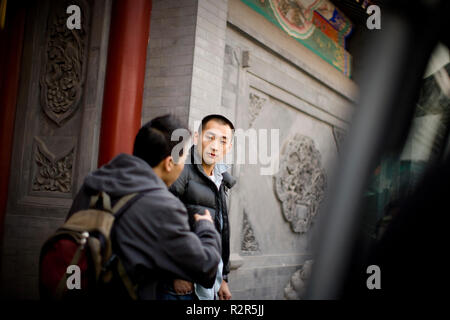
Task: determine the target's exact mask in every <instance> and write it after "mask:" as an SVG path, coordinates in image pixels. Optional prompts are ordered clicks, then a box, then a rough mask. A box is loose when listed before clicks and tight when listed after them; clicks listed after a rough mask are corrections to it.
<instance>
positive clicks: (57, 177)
mask: <svg viewBox="0 0 450 320" xmlns="http://www.w3.org/2000/svg"><path fill="white" fill-rule="evenodd" d="M35 142H36V147H35V148H34V157H33V158H34V162H35V164H36V166H37V167H36V170H35V174H34V177H33V187H32V189H33V191H50V192H62V193H70V192H71V191H72V166H73V160H74V146H69V148H67V149H66V150H64V151H63V152H61V153H60V154H59V155H55V154H54V153H52V152H50V151H49V149H48V147H47V145H46V144H45V143H44V141H42V140H41V139H40V138H38V137H36V138H35Z"/></svg>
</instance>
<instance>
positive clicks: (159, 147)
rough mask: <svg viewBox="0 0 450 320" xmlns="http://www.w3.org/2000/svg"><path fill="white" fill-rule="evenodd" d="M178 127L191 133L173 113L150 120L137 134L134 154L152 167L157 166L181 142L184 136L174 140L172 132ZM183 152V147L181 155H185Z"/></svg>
mask: <svg viewBox="0 0 450 320" xmlns="http://www.w3.org/2000/svg"><path fill="white" fill-rule="evenodd" d="M176 129H184V130H186V131H185V132H186V133H187V134H188V135H189V130H188V129H187V127H186V126H185V125H183V123H182V122H181V121H180V120H179V119H178V118H176V117H175V116H173V115H170V114H168V115H164V116H160V117H157V118H154V119H153V120H150V121H149V122H147V123H146V124H145V125H144V126H142V128H141V129H140V130H139V132H138V134H137V135H136V139H135V140H134V149H133V155H134V156H136V157H139V158H141V159H143V160H144V161H145V162H147V163H148V164H149V165H150V166H151V167H152V168H153V167H156V166H157V165H158V164H159V163H160V162H161V161H162V160H163V159H165V158H166V157H168V156H170V154H171V152H172V149H173V148H174V147H175V146H176V145H177V144H178V143H180V142H181V141H180V140H182V138H180V139H179V140H175V141H172V133H173V132H174V131H175V130H176ZM184 143H187V141H184ZM182 153H183V149H182V150H181V152H180V156H182V155H183V154H182Z"/></svg>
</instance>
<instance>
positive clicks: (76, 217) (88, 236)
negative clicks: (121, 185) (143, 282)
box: [39, 192, 143, 300]
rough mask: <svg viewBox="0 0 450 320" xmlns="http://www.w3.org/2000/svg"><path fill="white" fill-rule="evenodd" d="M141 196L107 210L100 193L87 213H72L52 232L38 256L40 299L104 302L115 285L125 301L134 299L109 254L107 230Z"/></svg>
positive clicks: (131, 288) (108, 204)
mask: <svg viewBox="0 0 450 320" xmlns="http://www.w3.org/2000/svg"><path fill="white" fill-rule="evenodd" d="M142 195H143V194H142V193H133V194H129V195H126V196H124V197H122V198H120V199H119V200H118V201H117V203H116V204H115V205H114V207H111V199H110V197H109V195H108V194H106V193H105V192H100V193H98V194H97V195H94V196H92V197H91V201H90V205H89V209H87V210H81V211H78V212H75V213H74V214H73V215H71V216H70V217H69V219H68V220H67V221H66V222H65V223H64V224H63V225H62V226H61V227H60V228H58V230H56V232H55V233H54V234H53V235H52V236H51V237H50V238H49V239H48V240H47V241H46V242H45V243H44V245H43V246H42V249H41V253H40V260H39V291H40V296H41V298H42V299H51V300H61V299H65V300H66V299H74V298H78V299H86V298H88V299H90V298H93V299H96V298H99V297H103V298H104V295H103V293H109V294H112V292H111V290H110V289H111V288H118V286H117V283H119V282H120V283H121V286H120V287H121V288H122V291H123V292H127V293H126V294H127V295H128V297H129V298H132V299H137V295H136V286H135V285H134V284H133V283H132V282H131V280H130V279H129V277H128V276H127V274H126V271H125V268H124V266H123V264H122V263H121V261H120V259H119V258H118V256H117V255H116V254H115V253H113V250H112V242H111V230H112V227H113V224H114V221H117V219H119V218H120V217H121V215H122V214H123V213H124V212H125V211H126V210H127V209H128V208H129V207H130V206H131V205H132V203H134V202H135V201H136V200H138V199H139V198H140V197H141V196H142ZM100 200H101V201H100ZM118 280H119V281H118ZM124 288H125V289H124ZM115 296H116V297H117V295H115Z"/></svg>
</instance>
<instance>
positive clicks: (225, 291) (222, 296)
mask: <svg viewBox="0 0 450 320" xmlns="http://www.w3.org/2000/svg"><path fill="white" fill-rule="evenodd" d="M230 299H231V292H230V289H229V288H228V283H226V281H225V280H222V284H221V285H220V289H219V300H230Z"/></svg>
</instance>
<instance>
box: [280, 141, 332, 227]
mask: <svg viewBox="0 0 450 320" xmlns="http://www.w3.org/2000/svg"><path fill="white" fill-rule="evenodd" d="M325 187H326V175H325V171H324V169H323V168H322V163H321V155H320V153H319V151H318V150H317V149H316V147H315V146H314V141H313V140H312V139H311V138H309V137H306V136H303V135H300V134H297V135H295V137H293V138H291V139H290V140H289V141H288V142H287V144H286V146H285V148H284V151H283V153H282V155H281V160H280V170H279V172H278V173H277V175H276V176H275V191H276V195H277V197H278V199H279V200H280V201H281V205H282V211H283V215H284V217H285V218H286V220H287V221H289V222H290V223H291V227H292V229H293V230H294V232H299V233H304V232H306V231H308V229H309V228H310V226H311V223H312V222H313V218H314V216H315V215H316V213H317V211H318V209H319V205H320V203H321V201H322V198H323V196H324V191H325Z"/></svg>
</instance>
